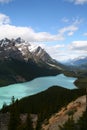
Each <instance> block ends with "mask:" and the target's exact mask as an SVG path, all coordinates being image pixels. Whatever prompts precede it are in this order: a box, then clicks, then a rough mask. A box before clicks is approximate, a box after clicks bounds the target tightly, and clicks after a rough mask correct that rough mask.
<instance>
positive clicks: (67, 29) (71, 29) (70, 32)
mask: <svg viewBox="0 0 87 130" xmlns="http://www.w3.org/2000/svg"><path fill="white" fill-rule="evenodd" d="M77 30H78V26H76V25H74V24H73V25H70V26H67V27H64V28H62V29H60V30H59V33H60V34H62V35H63V34H64V33H67V35H68V36H71V35H73V34H74V32H75V31H77Z"/></svg>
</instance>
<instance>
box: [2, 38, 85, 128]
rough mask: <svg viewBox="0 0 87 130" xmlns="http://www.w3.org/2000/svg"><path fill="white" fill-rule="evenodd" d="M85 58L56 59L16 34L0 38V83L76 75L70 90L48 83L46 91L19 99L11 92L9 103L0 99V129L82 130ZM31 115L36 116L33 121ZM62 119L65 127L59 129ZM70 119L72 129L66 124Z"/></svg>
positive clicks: (61, 125) (62, 124)
mask: <svg viewBox="0 0 87 130" xmlns="http://www.w3.org/2000/svg"><path fill="white" fill-rule="evenodd" d="M86 59H87V57H84V58H82V57H80V58H77V59H74V60H70V61H68V62H67V63H60V62H59V61H57V60H55V59H53V58H52V57H51V56H50V55H49V54H48V53H47V52H46V51H45V50H44V49H43V48H41V47H40V46H37V45H35V44H33V43H29V42H27V41H24V40H23V39H22V38H20V37H19V38H17V39H8V38H4V39H2V40H0V87H6V86H7V85H10V84H16V83H23V82H26V81H31V80H33V79H35V78H37V77H42V76H55V75H58V74H61V73H63V74H64V75H66V76H68V77H75V78H77V80H76V81H75V82H74V84H75V85H76V86H77V88H79V89H77V88H76V89H72V90H70V89H66V88H63V87H62V86H55V85H54V86H49V87H50V88H49V89H47V90H46V91H43V92H41V93H38V94H35V95H32V96H27V97H24V98H22V99H21V100H18V99H15V97H14V95H13V97H11V98H12V99H11V103H10V105H9V106H8V105H7V104H6V103H4V104H3V107H2V109H1V110H0V130H74V129H77V130H82V129H80V128H82V126H84V130H86V129H85V128H87V127H86V124H85V122H86V120H85V119H87V116H86V117H85V116H84V115H87V113H86V111H85V110H86V96H85V94H86V91H85V88H86V87H87V69H86V67H87V60H86ZM47 82H48V81H47ZM5 98H7V97H5ZM60 113H62V114H60ZM66 113H68V114H66ZM84 113H85V114H84ZM21 115H22V117H23V118H22V117H21ZM31 115H34V117H37V119H36V118H35V119H36V122H35V123H36V124H34V123H33V121H32V116H31ZM80 117H82V118H81V119H80ZM23 119H24V120H23ZM77 119H78V121H77ZM82 119H84V122H82ZM75 120H76V121H77V122H75ZM67 121H69V122H67ZM58 122H60V123H58ZM66 122H67V127H68V129H63V128H62V127H64V126H66V124H65V125H64V123H66ZM71 122H73V127H74V129H71V128H69V123H71ZM80 122H81V123H82V124H81V123H80ZM14 124H15V125H14ZM58 125H60V128H58ZM70 127H71V126H70Z"/></svg>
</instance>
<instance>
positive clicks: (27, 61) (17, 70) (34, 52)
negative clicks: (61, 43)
mask: <svg viewBox="0 0 87 130" xmlns="http://www.w3.org/2000/svg"><path fill="white" fill-rule="evenodd" d="M62 69H63V65H62V64H61V63H59V62H57V61H56V60H54V59H52V58H51V56H50V55H49V54H48V53H47V52H46V51H45V50H44V49H43V48H41V47H40V46H37V45H31V44H30V43H29V42H26V41H24V40H23V39H21V38H20V37H19V38H17V39H11V40H10V39H8V38H4V39H2V40H0V86H4V85H8V84H12V83H16V82H24V81H29V80H32V79H33V78H36V77H40V76H49V75H57V74H59V73H61V70H62ZM18 77H19V78H18Z"/></svg>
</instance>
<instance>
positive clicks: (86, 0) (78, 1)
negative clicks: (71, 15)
mask: <svg viewBox="0 0 87 130" xmlns="http://www.w3.org/2000/svg"><path fill="white" fill-rule="evenodd" d="M67 1H69V2H73V3H74V4H76V5H83V4H86V3H87V0H67Z"/></svg>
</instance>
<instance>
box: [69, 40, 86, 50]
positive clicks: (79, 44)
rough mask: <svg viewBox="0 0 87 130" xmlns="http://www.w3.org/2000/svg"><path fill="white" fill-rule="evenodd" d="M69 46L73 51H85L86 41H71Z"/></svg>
mask: <svg viewBox="0 0 87 130" xmlns="http://www.w3.org/2000/svg"><path fill="white" fill-rule="evenodd" d="M69 48H70V49H71V50H74V51H80V52H81V51H84V52H85V51H87V41H73V42H72V44H70V45H69Z"/></svg>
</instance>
